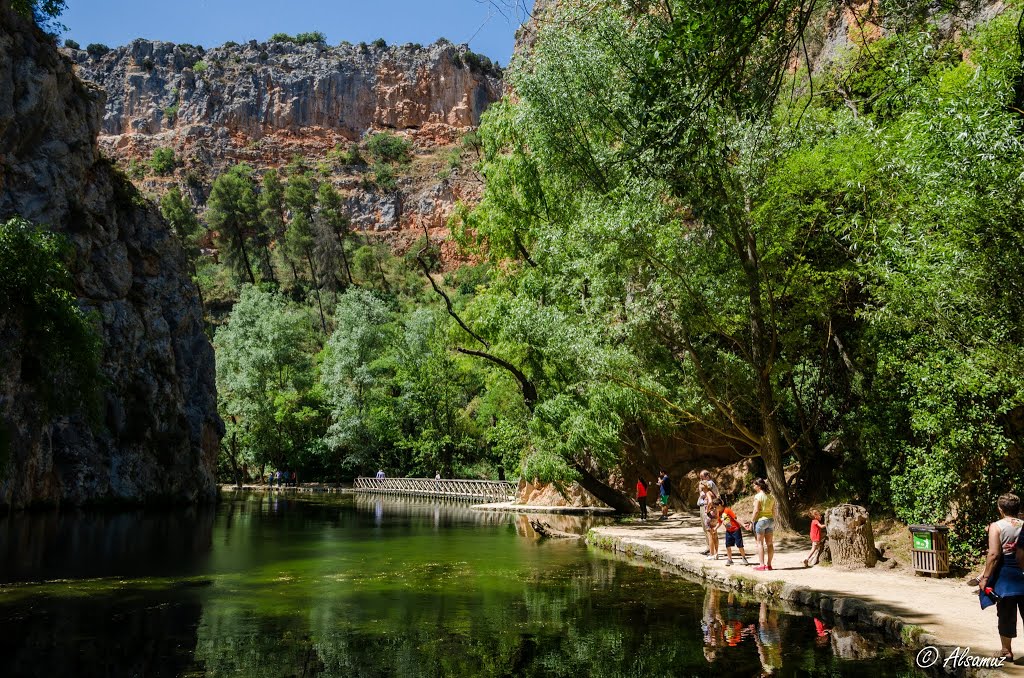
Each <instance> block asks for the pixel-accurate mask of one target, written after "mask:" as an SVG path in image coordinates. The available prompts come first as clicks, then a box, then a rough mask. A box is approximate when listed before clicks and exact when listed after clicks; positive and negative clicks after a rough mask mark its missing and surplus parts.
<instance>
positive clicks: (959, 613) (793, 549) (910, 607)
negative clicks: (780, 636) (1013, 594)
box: [592, 513, 1024, 675]
mask: <svg viewBox="0 0 1024 678" xmlns="http://www.w3.org/2000/svg"><path fill="white" fill-rule="evenodd" d="M592 532H593V533H594V534H595V535H596V536H598V537H610V538H614V539H615V540H616V541H618V542H620V544H624V545H627V546H630V545H632V546H636V547H639V548H637V549H636V550H637V551H640V552H642V551H643V550H644V547H646V548H647V549H650V550H652V551H654V552H656V553H657V554H658V555H659V556H663V559H664V560H665V561H667V562H670V563H676V564H678V565H681V566H683V567H684V568H685V569H688V570H690V571H696V572H697V573H698V574H700V575H701V576H704V577H705V578H708V579H711V580H715V579H718V580H721V579H722V578H723V577H727V578H733V577H737V576H738V577H743V578H746V579H755V580H761V581H764V582H773V581H780V580H781V581H783V582H785V583H787V584H792V585H796V586H802V587H808V588H810V589H813V590H815V591H820V592H821V593H823V594H825V595H828V596H829V597H831V598H835V599H838V598H856V599H859V600H861V601H863V602H864V603H866V604H867V605H869V606H870V607H871V608H872V609H874V610H878V611H881V612H883V613H887V614H890V615H892V616H895V617H898V618H899V619H901V620H903V621H904V622H905V623H908V624H913V625H916V626H920V627H921V628H922V629H924V631H925V632H926V633H928V634H930V635H932V636H934V637H935V639H937V640H938V642H939V643H940V644H941V645H944V646H947V647H953V646H959V647H962V648H966V647H970V648H971V654H974V655H982V656H995V655H997V654H998V653H999V647H1000V646H999V636H998V634H997V632H996V613H995V608H994V607H990V608H988V609H987V610H981V608H980V606H979V605H978V596H977V589H976V588H974V587H970V586H968V585H966V584H965V583H964V581H963V580H962V579H932V578H929V577H922V576H915V575H914V574H913V573H912V572H906V571H900V570H890V569H887V568H885V567H884V566H885V563H879V566H878V567H876V568H872V569H865V570H860V571H846V570H840V569H838V568H835V567H831V566H817V567H811V568H805V567H804V565H803V562H802V561H803V559H804V558H805V557H806V555H807V553H808V552H809V551H810V540H809V539H807V538H806V537H797V536H795V535H790V536H783V537H781V538H777V539H776V549H775V558H774V560H773V563H772V566H773V570H772V571H770V572H757V571H755V570H754V567H753V565H756V564H757V544H756V542H755V540H754V537H753V535H752V534H750V533H749V532H745V533H744V545H745V546H746V551H747V554H748V560H750V561H751V563H752V565H751V566H750V567H745V566H744V565H743V564H742V560H740V559H739V558H738V557H735V558H734V565H732V566H731V567H726V564H725V562H726V561H725V560H724V555H723V559H722V560H718V561H713V560H707V559H705V557H704V556H701V555H700V552H701V551H703V550H704V548H705V540H704V535H703V531H702V530H701V526H700V519H699V518H698V517H697V515H696V514H692V515H690V514H679V513H676V514H674V515H671V516H670V517H669V519H668V520H667V521H664V522H659V521H657V520H655V519H654V518H652V519H650V520H648V521H647V522H637V523H635V524H628V525H615V526H604V527H596V528H594V529H593V530H592ZM721 534H722V533H721V532H720V537H719V544H720V552H721V553H722V554H724V553H725V547H724V544H725V540H724V538H723V537H722V536H721ZM734 553H735V550H734ZM1018 621H1019V620H1018ZM1020 626H1022V625H1020V624H1019V627H1020ZM1018 633H1019V634H1020V637H1019V638H1018V639H1017V641H1016V642H1015V645H1014V650H1015V652H1014V654H1015V655H1016V657H1017V665H1015V666H1013V665H1010V664H1007V665H1006V666H1005V667H1004V670H1005V672H1006V673H1009V674H1012V675H1024V628H1019V630H1018ZM998 673H1002V672H998ZM996 675H998V674H996Z"/></svg>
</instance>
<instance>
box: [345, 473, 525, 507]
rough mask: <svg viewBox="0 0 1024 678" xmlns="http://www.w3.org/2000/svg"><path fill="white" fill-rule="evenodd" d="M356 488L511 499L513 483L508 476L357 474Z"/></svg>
mask: <svg viewBox="0 0 1024 678" xmlns="http://www.w3.org/2000/svg"><path fill="white" fill-rule="evenodd" d="M352 489H353V490H354V491H356V492H374V493H378V494H397V495H407V496H417V497H438V498H442V499H455V500H457V501H473V502H480V503H490V502H500V501H511V500H512V499H513V497H514V495H515V493H516V484H514V483H511V482H509V481H507V480H457V479H452V480H434V479H433V478H356V481H355V483H353V485H352Z"/></svg>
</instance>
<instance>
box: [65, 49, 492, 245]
mask: <svg viewBox="0 0 1024 678" xmlns="http://www.w3.org/2000/svg"><path fill="white" fill-rule="evenodd" d="M64 54H65V55H66V56H67V57H69V58H70V59H72V60H73V61H74V62H75V64H76V68H77V70H78V73H79V75H80V76H81V77H82V78H83V79H84V80H87V81H90V82H93V83H95V84H96V85H98V86H99V87H100V88H102V89H103V90H105V91H106V93H107V102H106V108H105V111H104V115H103V121H102V127H101V132H100V146H101V148H102V149H103V151H104V153H106V154H107V155H109V156H110V157H112V158H114V159H115V160H116V161H117V162H118V163H119V164H120V165H121V166H122V167H123V168H127V167H128V164H129V163H131V162H132V161H133V160H134V161H135V162H136V165H135V166H136V167H144V165H142V164H139V163H142V161H144V160H145V159H147V158H149V157H150V155H151V154H152V152H153V150H154V149H156V148H158V147H164V148H171V149H173V150H174V151H175V154H176V156H177V158H178V159H179V166H178V168H177V170H176V171H175V173H174V174H173V176H171V177H169V178H168V177H155V176H152V175H150V176H138V175H137V176H136V179H135V180H136V185H137V186H139V187H140V188H142V189H143V190H144V191H146V192H150V193H154V194H160V193H162V192H163V191H164V190H166V189H167V188H168V187H169V186H170V185H171V184H177V185H178V186H179V187H181V189H182V190H183V192H185V193H187V194H189V195H190V196H191V197H192V200H193V201H194V202H195V203H196V204H197V205H199V206H200V208H201V206H202V205H203V204H204V202H205V199H206V197H207V196H208V193H209V188H210V185H211V184H212V182H213V179H214V178H215V177H216V176H217V174H219V173H220V172H221V171H223V170H224V169H225V168H226V167H228V166H230V165H232V164H234V163H237V162H246V163H249V164H250V165H252V166H254V167H255V168H256V169H257V170H263V169H267V168H271V167H281V166H282V165H285V164H287V163H288V162H289V161H290V160H291V159H292V158H293V157H294V156H296V155H298V156H302V157H303V158H305V159H306V160H307V161H308V162H309V163H310V164H311V165H317V164H318V163H319V164H320V167H318V171H319V172H321V174H322V175H323V178H324V179H326V180H329V181H331V182H332V183H334V185H335V186H336V187H337V188H338V189H339V190H340V191H341V193H342V195H343V196H345V198H346V201H347V207H348V211H349V216H350V218H351V219H352V223H353V225H354V226H355V227H356V228H357V229H361V230H363V231H365V232H369V233H371V234H377V235H378V237H382V238H385V239H388V240H390V241H392V242H396V244H398V245H399V247H398V249H401V247H400V245H401V243H402V242H406V243H408V242H410V241H411V240H413V239H415V238H417V237H419V236H420V235H422V234H423V231H424V229H425V228H426V229H427V230H428V231H430V232H431V233H432V234H435V235H436V237H437V238H441V237H443V235H444V234H445V233H446V229H445V226H446V223H447V219H448V216H449V215H450V213H451V211H452V209H453V208H454V206H455V203H456V202H457V201H458V200H467V201H469V202H472V201H473V200H474V199H475V197H476V196H477V195H478V193H479V190H480V187H481V184H480V181H479V178H478V177H476V176H475V175H473V174H472V173H471V172H468V171H462V172H459V171H456V172H454V173H450V174H448V173H447V170H446V160H445V157H444V156H445V154H446V153H448V151H449V150H450V148H451V147H452V146H453V145H454V144H456V143H457V142H459V141H460V139H461V137H462V135H463V134H464V133H465V132H466V131H467V130H469V129H471V128H473V127H475V126H476V125H477V124H479V122H480V115H481V114H482V113H483V111H484V110H485V109H486V108H487V106H489V105H490V104H491V103H493V102H494V101H496V100H497V99H498V98H499V97H500V96H501V91H502V84H501V77H500V73H499V72H498V70H497V69H496V68H494V67H490V66H487V65H481V64H480V62H479V60H478V58H477V57H476V55H473V54H472V53H471V52H469V51H468V50H467V48H466V47H465V46H456V45H452V44H451V43H449V42H447V41H444V40H441V41H438V42H437V43H435V44H433V45H431V46H429V47H425V48H424V47H419V46H411V45H409V46H404V47H375V46H372V45H360V46H354V45H344V46H338V47H329V46H327V45H323V44H307V45H298V44H294V43H291V42H268V43H257V42H256V41H251V42H249V43H246V44H244V45H238V44H232V43H229V44H227V45H224V46H222V47H217V48H213V49H209V50H203V49H202V48H199V47H194V46H191V45H175V44H172V43H168V42H153V41H148V40H135V41H133V42H132V43H131V44H129V45H127V46H124V47H119V48H117V49H114V50H112V51H110V52H109V53H107V54H105V55H102V56H99V57H96V56H90V55H89V54H87V53H86V52H84V51H81V50H64ZM382 130H389V131H394V132H396V133H398V134H401V135H403V136H406V137H407V138H409V139H410V140H411V141H412V142H413V144H414V150H415V153H414V159H413V163H412V165H411V166H410V167H409V168H406V169H404V170H403V171H402V172H400V173H399V176H398V190H397V191H384V190H379V189H377V188H375V187H374V186H373V185H371V184H369V183H368V182H367V181H364V178H365V176H366V169H365V168H363V169H358V168H343V167H326V168H325V165H327V164H328V163H326V162H324V161H325V159H326V158H327V153H328V151H330V150H331V149H332V148H334V147H335V146H337V145H338V144H342V145H343V146H347V145H348V144H350V143H352V142H358V141H360V140H362V139H365V137H366V135H367V134H368V133H372V132H375V131H382ZM150 174H151V173H150ZM445 174H447V176H444V177H443V178H441V177H440V176H439V175H445Z"/></svg>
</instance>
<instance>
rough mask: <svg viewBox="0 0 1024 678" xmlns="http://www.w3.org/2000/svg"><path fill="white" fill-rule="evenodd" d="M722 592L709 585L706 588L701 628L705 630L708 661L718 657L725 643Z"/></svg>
mask: <svg viewBox="0 0 1024 678" xmlns="http://www.w3.org/2000/svg"><path fill="white" fill-rule="evenodd" d="M721 606H722V592H721V591H719V590H718V589H716V588H714V587H713V586H712V587H708V588H707V589H705V590H704V617H703V619H702V620H701V624H700V626H701V630H703V631H704V659H706V660H707V661H708V663H711V662H714V661H715V659H717V658H718V651H719V649H720V648H722V646H723V645H725V624H724V622H723V621H722V610H721Z"/></svg>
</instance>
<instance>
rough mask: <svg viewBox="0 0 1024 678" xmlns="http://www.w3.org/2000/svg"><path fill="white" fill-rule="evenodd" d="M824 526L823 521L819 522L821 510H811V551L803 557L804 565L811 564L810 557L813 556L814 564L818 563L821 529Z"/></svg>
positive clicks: (808, 565)
mask: <svg viewBox="0 0 1024 678" xmlns="http://www.w3.org/2000/svg"><path fill="white" fill-rule="evenodd" d="M824 527H825V523H823V522H821V511H818V510H817V509H815V510H813V511H811V552H810V553H809V554H808V555H807V557H806V558H804V567H810V566H811V563H810V560H811V558H814V564H815V565H817V564H818V559H819V558H821V530H822V529H823V528H824Z"/></svg>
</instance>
